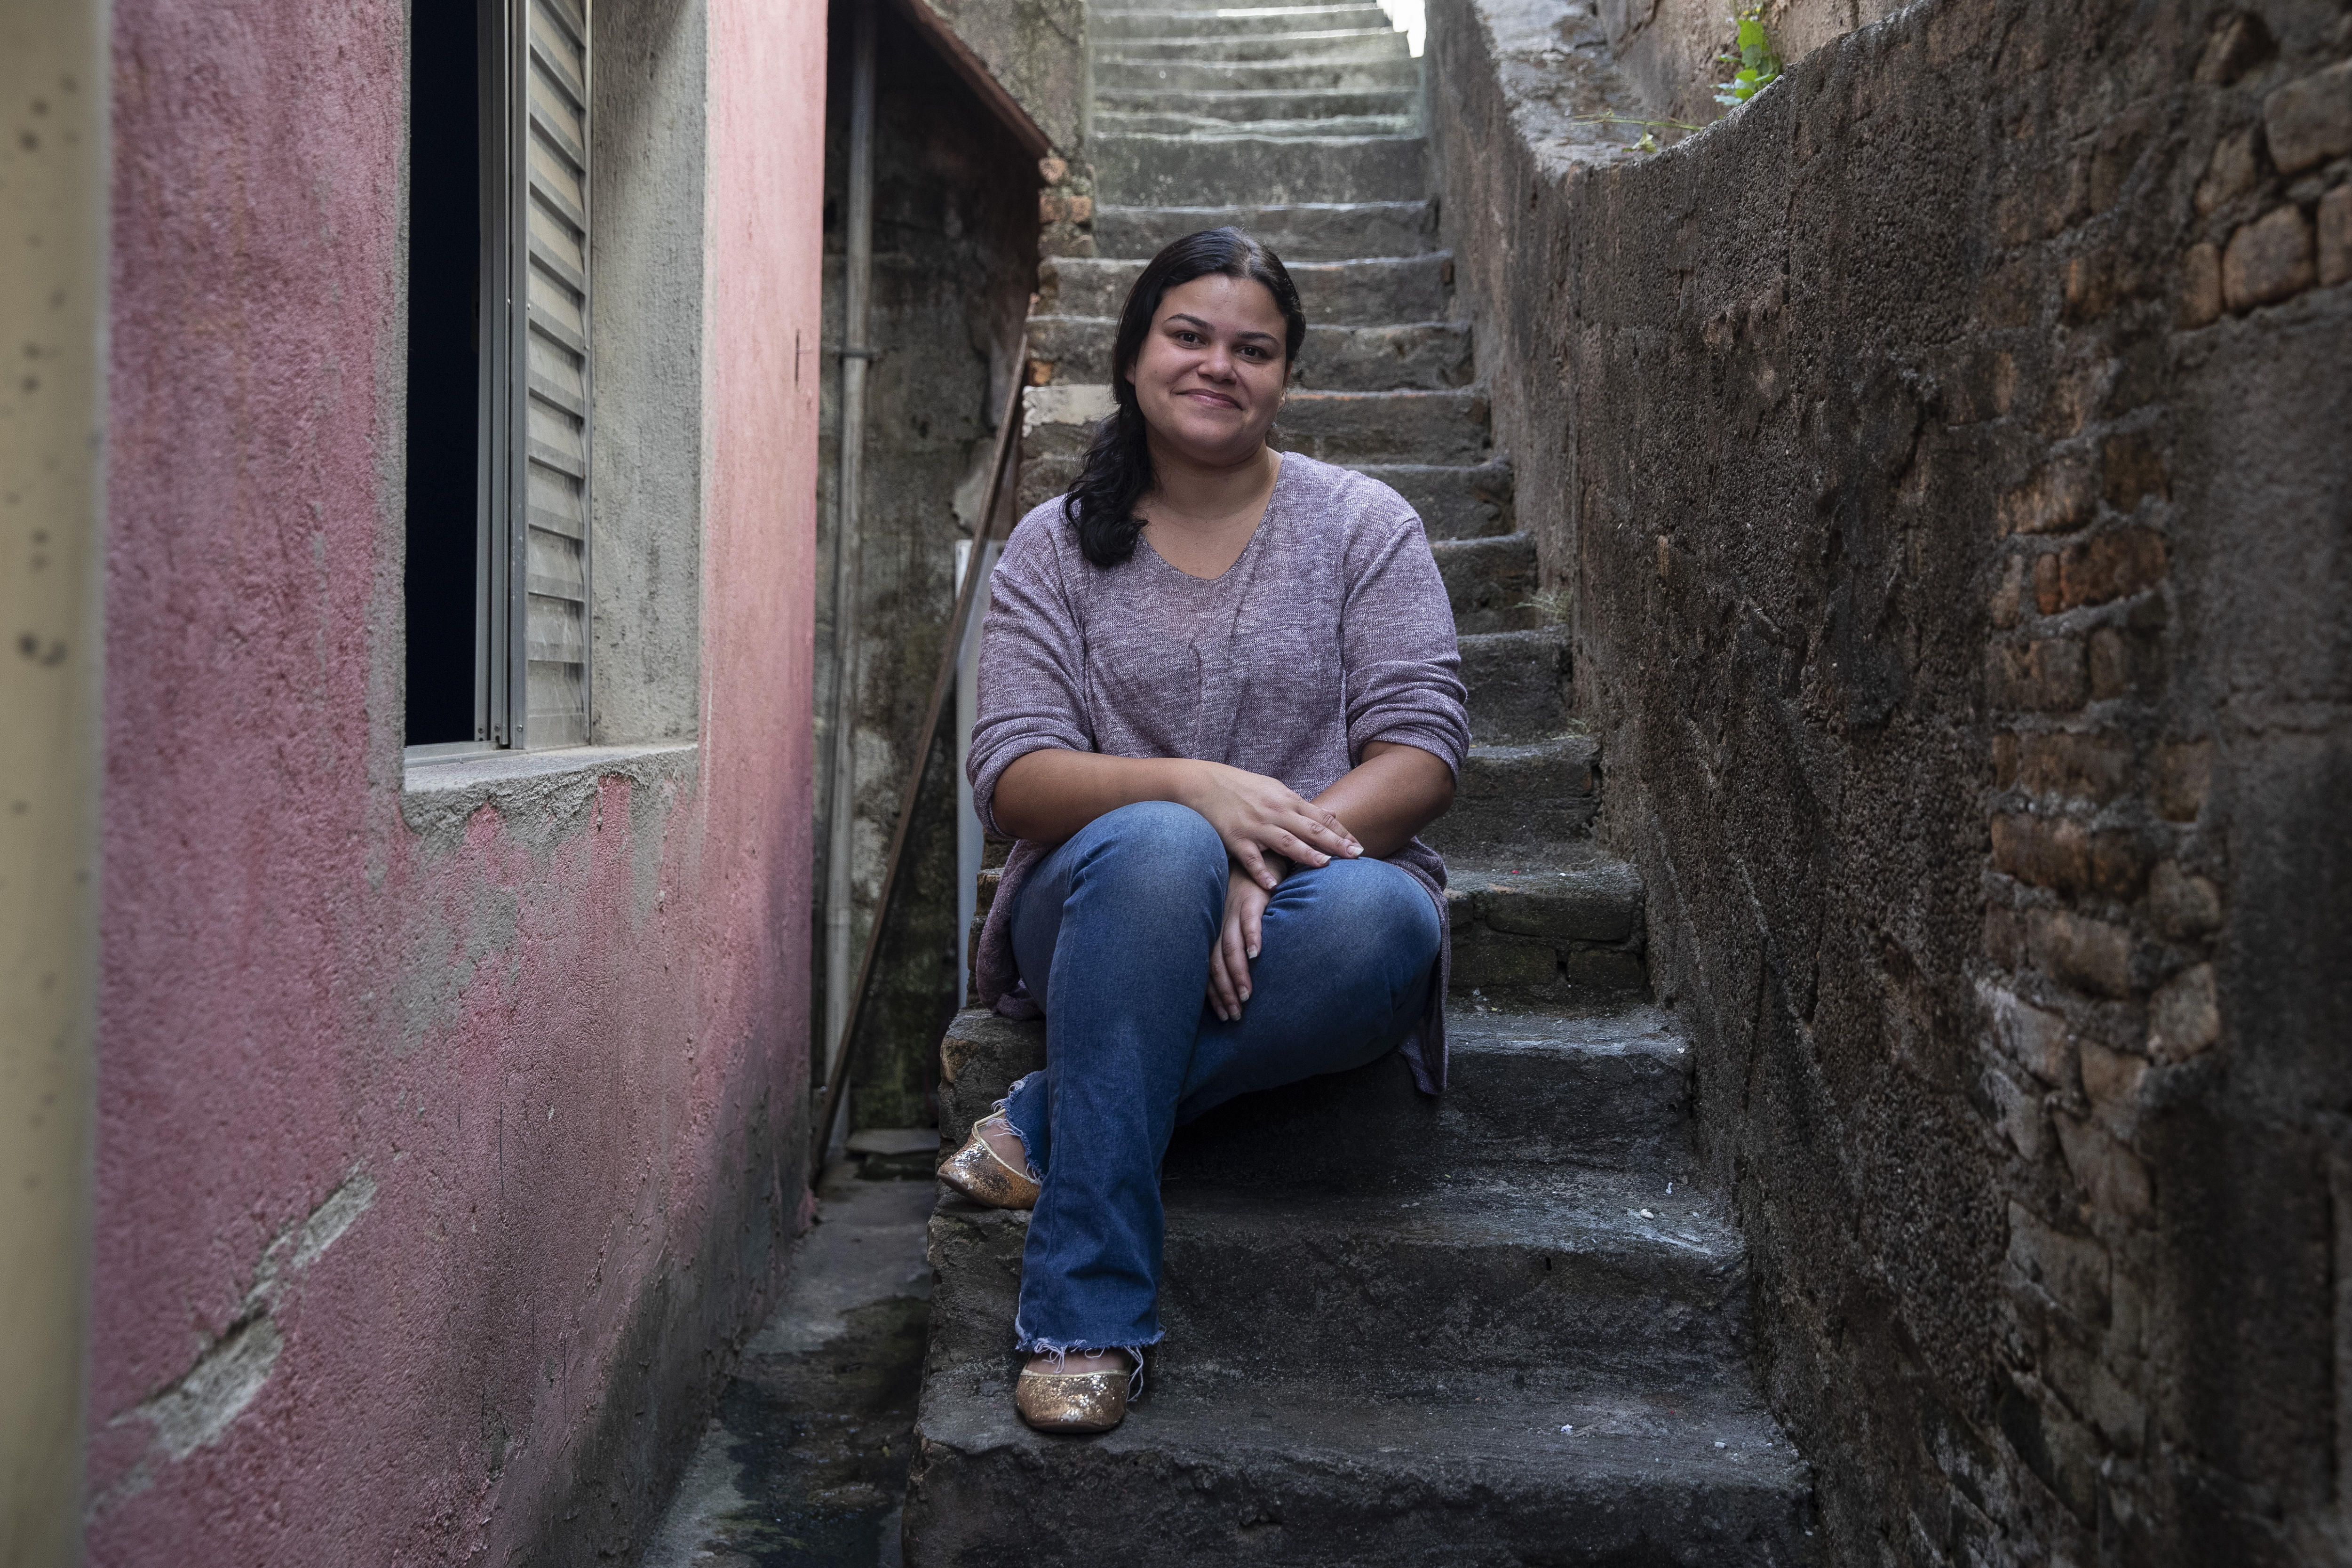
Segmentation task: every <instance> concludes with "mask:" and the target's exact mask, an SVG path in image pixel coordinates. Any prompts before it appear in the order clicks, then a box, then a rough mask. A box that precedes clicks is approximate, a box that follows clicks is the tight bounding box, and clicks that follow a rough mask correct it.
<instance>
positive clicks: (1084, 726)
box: [967, 501, 1095, 833]
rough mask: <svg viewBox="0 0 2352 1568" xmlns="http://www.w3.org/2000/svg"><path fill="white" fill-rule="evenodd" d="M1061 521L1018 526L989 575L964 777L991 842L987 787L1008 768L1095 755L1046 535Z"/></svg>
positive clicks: (1046, 510) (1050, 513) (1074, 634)
mask: <svg viewBox="0 0 2352 1568" xmlns="http://www.w3.org/2000/svg"><path fill="white" fill-rule="evenodd" d="M1060 514H1061V508H1060V504H1059V503H1058V502H1057V501H1048V502H1047V503H1046V504H1045V506H1043V507H1040V508H1039V509H1037V510H1035V511H1033V512H1031V513H1030V514H1029V515H1028V516H1027V517H1026V518H1024V519H1023V520H1022V521H1021V525H1020V526H1019V527H1018V528H1016V529H1014V530H1013V537H1012V538H1011V539H1009V540H1007V541H1006V542H1005V545H1004V553H1003V556H1002V557H1000V558H999V559H998V561H997V563H996V570H995V571H994V572H992V573H991V574H990V575H989V595H988V621H987V624H986V626H985V627H984V628H983V630H982V633H981V639H980V683H979V690H978V694H977V696H978V702H977V707H978V714H977V717H976V718H975V719H974V720H973V722H972V727H971V761H970V763H968V764H967V771H968V773H969V775H970V777H971V799H972V805H973V808H974V809H975V810H976V811H977V812H978V814H979V816H980V820H981V822H982V824H983V825H984V826H986V827H987V828H988V830H989V831H990V832H992V833H1001V832H1002V831H1003V829H1001V828H1000V827H998V826H997V824H996V781H997V780H998V779H1000V778H1002V777H1003V776H1004V770H1005V769H1007V768H1009V767H1011V766H1012V765H1013V763H1014V762H1015V761H1017V760H1018V759H1020V758H1022V757H1024V756H1026V755H1027V754H1028V753H1030V752H1041V751H1065V752H1091V751H1093V750H1094V749H1095V742H1094V727H1093V725H1092V724H1091V723H1089V722H1088V721H1087V701H1086V668H1085V664H1086V634H1085V632H1084V630H1083V629H1082V628H1081V627H1080V626H1079V625H1078V621H1077V617H1076V614H1075V613H1073V611H1072V609H1071V607H1070V602H1069V595H1067V593H1066V592H1065V590H1064V585H1063V582H1062V574H1061V563H1060V561H1059V560H1058V559H1057V556H1056V552H1055V542H1054V538H1053V533H1052V531H1053V529H1054V528H1055V525H1056V524H1058V523H1059V522H1060V521H1061V515H1060Z"/></svg>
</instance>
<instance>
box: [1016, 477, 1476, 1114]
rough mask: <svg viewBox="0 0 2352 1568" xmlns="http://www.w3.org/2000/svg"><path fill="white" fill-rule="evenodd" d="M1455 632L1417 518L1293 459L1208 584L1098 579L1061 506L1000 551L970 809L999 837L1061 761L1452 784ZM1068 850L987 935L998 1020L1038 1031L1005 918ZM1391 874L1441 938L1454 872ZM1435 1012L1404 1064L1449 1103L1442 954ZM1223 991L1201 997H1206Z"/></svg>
mask: <svg viewBox="0 0 2352 1568" xmlns="http://www.w3.org/2000/svg"><path fill="white" fill-rule="evenodd" d="M1461 668H1462V659H1461V655H1460V653H1459V651H1458V650H1457V649H1456V647H1455V646H1454V613H1453V610H1452V608H1451V607H1450V606H1449V605H1447V603H1446V598H1445V585H1444V583H1443V582H1442V581H1440V579H1439V577H1438V574H1437V563H1436V560H1435V559H1434V558H1433V556H1432V555H1431V554H1430V552H1429V542H1428V541H1427V540H1426V539H1425V538H1424V537H1423V533H1422V529H1421V519H1420V518H1419V517H1417V516H1416V515H1414V512H1413V510H1412V507H1411V506H1410V505H1408V504H1406V502H1405V500H1404V498H1403V497H1402V496H1400V495H1398V494H1397V493H1396V491H1394V490H1392V489H1389V487H1388V486H1386V485H1384V484H1381V483H1380V482H1379V481H1378V480H1376V479H1366V478H1365V477H1364V476H1363V475H1361V474H1358V473H1352V472H1350V471H1349V470H1348V469H1346V468H1333V467H1332V466H1330V465H1329V464H1328V463H1318V462H1317V461H1315V460H1314V459H1313V458H1304V457H1301V456H1299V455H1298V454H1297V453H1296V452H1290V453H1286V454H1285V455H1284V457H1283V459H1282V469H1281V472H1280V473H1279V474H1278V475H1277V476H1276V479H1275V485H1274V495H1273V498H1272V499H1271V500H1268V501H1267V503H1266V509H1265V519H1264V520H1263V521H1260V522H1259V524H1258V527H1257V531H1256V532H1255V534H1254V535H1252V536H1251V538H1250V542H1249V543H1248V545H1247V546H1246V547H1245V548H1244V550H1243V551H1242V553H1241V556H1240V558H1239V559H1238V560H1236V561H1235V562H1234V563H1233V565H1232V566H1231V567H1229V568H1227V570H1226V572H1225V574H1224V575H1223V576H1222V577H1218V578H1216V579H1214V580H1213V581H1210V580H1203V579H1202V578H1198V577H1194V576H1191V575H1189V574H1186V573H1183V572H1180V571H1178V570H1177V569H1176V568H1175V567H1173V566H1171V565H1170V564H1168V563H1167V562H1165V561H1163V560H1161V559H1160V555H1159V553H1158V552H1155V551H1154V550H1153V549H1152V548H1151V546H1150V544H1149V543H1146V542H1140V541H1139V542H1137V544H1136V547H1135V554H1134V555H1133V557H1132V558H1130V559H1129V560H1128V561H1126V562H1124V563H1121V564H1119V565H1118V566H1114V567H1111V568H1109V569H1108V570H1104V569H1101V568H1098V567H1096V566H1093V565H1090V564H1088V563H1087V559H1086V556H1085V555H1084V554H1083V553H1081V552H1080V551H1079V549H1078V541H1077V535H1076V531H1075V530H1074V529H1073V528H1072V527H1071V526H1070V524H1069V523H1068V522H1067V521H1065V519H1064V518H1063V516H1062V503H1061V501H1060V500H1059V499H1058V498H1057V499H1055V500H1050V501H1048V502H1046V503H1045V505H1044V506H1041V507H1039V508H1037V509H1036V510H1034V511H1033V512H1031V513H1030V514H1029V515H1028V516H1027V517H1024V518H1023V519H1022V520H1021V522H1020V525H1019V526H1018V527H1017V528H1015V529H1014V530H1013V537H1012V538H1011V539H1010V540H1009V541H1008V542H1006V544H1005V547H1004V555H1003V559H1002V560H1001V561H1000V562H999V563H998V564H997V567H996V571H995V574H994V576H993V578H992V584H991V588H990V595H989V607H988V622H987V630H986V631H985V633H984V634H983V636H982V640H981V653H980V691H979V710H980V715H979V719H978V721H977V722H975V723H974V724H973V726H972V731H971V788H972V799H973V802H974V804H975V805H977V806H978V808H979V811H980V819H981V821H982V822H983V823H985V824H987V825H988V826H989V827H990V828H991V830H995V829H996V815H995V810H994V806H995V796H996V781H997V780H998V779H999V778H1001V777H1003V773H1004V770H1005V769H1006V768H1008V767H1010V766H1011V765H1012V764H1013V760H1014V759H1015V758H1017V757H1020V756H1022V755H1024V754H1025V753H1027V752H1035V751H1043V750H1046V749H1049V748H1052V749H1059V750H1062V751H1070V752H1100V753H1102V754H1104V755H1107V756H1118V757H1192V758H1195V759H1198V760H1201V761H1204V762H1217V763H1228V764H1230V765H1232V766H1234V767H1237V768H1246V769H1247V770H1249V771H1250V772H1251V773H1264V774H1265V775H1267V776H1268V777H1271V778H1276V779H1280V780H1281V781H1282V782H1283V783H1284V784H1287V785H1289V786H1290V787H1291V788H1292V789H1294V790H1296V791H1297V792H1298V794H1299V795H1303V796H1305V797H1307V799H1309V800H1312V799H1313V798H1314V797H1315V796H1317V795H1320V794H1321V793H1322V792H1323V791H1324V790H1326V789H1328V788H1329V787H1330V785H1331V784H1333V783H1334V782H1335V781H1336V780H1337V779H1338V778H1339V775H1340V774H1342V773H1346V772H1347V771H1348V770H1349V768H1351V767H1353V766H1355V765H1356V764H1357V763H1359V762H1360V761H1362V760H1363V751H1364V746H1365V744H1366V742H1371V741H1395V742H1402V743H1404V744H1406V745H1410V746H1418V747H1420V748H1421V749H1422V750H1423V751H1424V752H1430V753H1432V754H1433V755H1434V756H1437V757H1440V758H1442V759H1444V763H1445V765H1446V766H1447V767H1449V768H1451V769H1453V770H1454V773H1456V774H1457V775H1458V774H1459V773H1460V772H1461V768H1462V758H1463V754H1464V752H1465V751H1466V750H1467V749H1468V747H1469V744H1470V724H1469V716H1468V714H1467V712H1466V711H1465V709H1464V706H1463V699H1464V695H1465V694H1464V690H1463V686H1462V676H1461ZM1052 847H1053V846H1051V845H1048V844H1036V843H1032V842H1030V841H1029V840H1027V839H1023V840H1021V841H1020V842H1018V843H1016V844H1015V845H1014V846H1013V853H1012V855H1011V857H1010V858H1008V859H1007V860H1006V862H1005V866H1004V878H1003V883H1002V884H1001V885H1000V887H999V888H998V889H997V894H996V900H995V902H994V903H993V904H992V906H991V907H990V909H989V911H988V920H987V922H986V924H985V925H984V926H983V927H982V931H981V938H980V954H979V962H978V964H977V969H978V974H977V979H978V981H979V985H980V996H979V1000H980V1002H981V1004H982V1005H983V1006H997V1007H999V1010H1000V1011H1014V1012H1019V1011H1025V1010H1026V1009H1024V1008H1023V1007H1022V1006H1021V1001H1020V998H1019V997H1017V996H1012V997H1008V993H1009V992H1011V991H1012V990H1013V986H1014V984H1015V979H1016V976H1015V973H1014V965H1013V942H1012V934H1011V931H1010V930H1009V925H1008V921H1009V917H1010V915H1011V913H1012V910H1013V900H1014V898H1015V897H1016V896H1018V894H1019V893H1020V890H1021V884H1022V881H1023V879H1024V878H1025V877H1026V876H1027V874H1028V871H1029V868H1031V867H1032V866H1034V865H1035V864H1036V863H1037V861H1038V860H1039V859H1040V858H1043V857H1044V856H1045V853H1046V852H1047V851H1048V850H1049V849H1051V848H1052ZM1389 859H1390V860H1391V862H1393V863H1394V864H1395V865H1397V866H1399V867H1401V868H1403V869H1404V870H1406V871H1408V872H1410V873H1411V874H1412V878H1413V879H1414V880H1416V881H1418V882H1419V883H1421V885H1422V886H1423V888H1424V889H1427V890H1428V893H1429V896H1430V898H1431V899H1432V900H1434V901H1435V902H1436V905H1437V912H1438V921H1439V924H1440V928H1441V929H1443V928H1444V921H1445V890H1444V889H1445V862H1444V860H1442V859H1441V858H1439V857H1438V854H1437V851H1435V850H1434V849H1432V848H1431V847H1429V846H1428V845H1426V844H1423V842H1422V841H1421V840H1420V839H1418V838H1416V839H1414V840H1412V842H1411V843H1409V844H1407V845H1406V846H1405V847H1403V848H1402V849H1400V850H1398V851H1397V852H1396V853H1395V854H1394V855H1391V856H1390V857H1389ZM1440 952H1441V953H1442V954H1443V957H1442V959H1441V963H1440V965H1439V971H1438V984H1437V986H1436V988H1435V990H1434V992H1433V994H1432V995H1431V997H1430V1003H1429V1012H1428V1013H1427V1015H1425V1016H1423V1020H1422V1023H1421V1026H1420V1028H1419V1029H1418V1030H1417V1031H1416V1032H1415V1035H1414V1037H1412V1039H1410V1040H1408V1041H1407V1042H1406V1043H1405V1047H1404V1051H1405V1056H1406V1058H1407V1059H1408V1060H1410V1061H1411V1063H1412V1069H1413V1076H1414V1078H1415V1079H1417V1080H1418V1081H1419V1083H1420V1085H1421V1087H1422V1089H1423V1090H1424V1091H1425V1092H1428V1093H1432V1094H1434V1093H1436V1092H1437V1091H1438V1090H1439V1089H1443V1088H1444V1084H1445V1014H1444V1006H1445V984H1444V980H1445V974H1446V972H1447V970H1448V969H1449V968H1450V967H1451V958H1452V946H1451V942H1450V939H1448V940H1447V941H1446V942H1444V944H1443V945H1442V946H1441V949H1440ZM1207 984H1208V975H1207V973H1206V971H1205V970H1204V971H1203V972H1202V989H1203V991H1204V992H1205V990H1206V988H1207Z"/></svg>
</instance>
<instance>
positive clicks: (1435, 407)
mask: <svg viewBox="0 0 2352 1568" xmlns="http://www.w3.org/2000/svg"><path fill="white" fill-rule="evenodd" d="M1268 439H1269V440H1270V442H1271V444H1272V445H1274V446H1276V447H1280V448H1281V449H1282V450H1284V451H1286V452H1304V453H1305V454H1307V456H1308V457H1310V458H1320V459H1321V460H1322V461H1324V462H1327V463H1339V464H1346V465H1354V464H1360V463H1416V464H1427V465H1436V464H1444V465H1446V466H1450V467H1465V466H1470V465H1475V464H1478V463H1482V462H1484V461H1485V460H1486V456H1487V454H1488V452H1489V450H1490V449H1491V446H1492V440H1493V435H1492V432H1491V431H1490V430H1489V429H1488V427H1487V424H1486V396H1485V395H1484V394H1482V393H1476V392H1472V391H1468V390H1466V389H1465V390H1459V391H1446V392H1294V393H1292V394H1291V395H1289V397H1288V398H1287V399H1286V400H1285V402H1284V403H1283V405H1282V412H1281V414H1280V415H1279V416H1276V420H1275V426H1274V431H1273V434H1272V435H1271V436H1270V437H1269V438H1268Z"/></svg>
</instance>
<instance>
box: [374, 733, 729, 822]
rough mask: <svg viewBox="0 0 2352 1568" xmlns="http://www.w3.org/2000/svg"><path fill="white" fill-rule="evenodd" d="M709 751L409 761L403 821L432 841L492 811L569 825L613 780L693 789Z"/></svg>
mask: <svg viewBox="0 0 2352 1568" xmlns="http://www.w3.org/2000/svg"><path fill="white" fill-rule="evenodd" d="M701 751H702V748H701V747H700V746H699V745H698V744H697V743H696V742H691V741H686V742H666V743H663V744H660V745H649V746H572V747H567V748H565V749H564V750H562V751H555V752H460V753H458V754H457V755H454V756H453V755H442V756H424V757H412V758H407V759H405V760H404V762H403V763H402V766H401V779H400V806H401V815H402V816H405V817H406V818H407V819H408V825H409V826H411V827H412V828H414V829H415V830H416V831H418V832H420V833H425V834H431V833H432V832H433V831H434V830H435V829H436V828H439V829H445V830H446V829H455V830H458V831H462V829H463V825H464V824H465V822H466V820H467V818H468V817H470V816H473V815H474V813H475V812H477V811H478V810H480V809H481V808H482V807H483V806H485V805H488V806H491V807H494V808H495V809H496V810H497V811H498V813H499V816H504V817H509V818H515V817H522V816H527V817H541V818H547V817H552V818H555V819H559V820H561V819H563V818H567V817H571V816H576V815H578V814H580V813H581V812H583V811H584V810H585V808H586V807H587V805H588V804H589V803H590V801H591V800H593V798H594V796H595V794H596V789H597V786H598V784H601V783H602V782H603V781H604V780H605V779H608V778H625V779H628V780H630V781H631V782H632V783H634V784H638V785H640V786H651V787H653V788H656V789H659V788H660V787H662V786H663V785H666V784H686V783H688V782H689V781H691V780H692V779H693V778H694V776H695V773H696V770H697V769H698V767H699V766H700V763H701Z"/></svg>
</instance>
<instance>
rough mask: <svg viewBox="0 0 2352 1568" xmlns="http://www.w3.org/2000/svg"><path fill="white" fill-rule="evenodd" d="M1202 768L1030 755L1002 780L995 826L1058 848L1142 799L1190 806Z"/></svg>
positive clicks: (1160, 760)
mask: <svg viewBox="0 0 2352 1568" xmlns="http://www.w3.org/2000/svg"><path fill="white" fill-rule="evenodd" d="M1201 766H1202V764H1201V763H1195V762H1192V761H1189V760H1187V759H1185V758H1182V757H1106V756H1104V755H1102V754H1101V753H1100V752H1064V751H1043V752H1025V753H1024V754H1023V755H1021V756H1019V757H1016V758H1014V759H1013V765H1012V766H1010V767H1008V768H1006V769H1005V770H1004V772H1003V773H1001V774H999V775H998V777H997V780H996V797H995V800H994V803H993V809H994V812H995V815H996V825H997V826H999V827H1001V828H1003V830H1004V831H1005V832H1007V833H1009V834H1011V835H1013V837H1015V838H1030V839H1034V840H1036V841H1037V842H1039V843H1041V844H1058V843H1060V842H1061V841H1062V840H1063V839H1065V838H1067V837H1070V836H1071V835H1072V834H1074V833H1076V832H1077V831H1078V829H1080V828H1082V827H1084V826H1086V825H1087V824H1088V823H1090V822H1092V821H1093V820H1094V819H1095V818H1096V817H1097V816H1103V815H1105V814H1106V813H1108V812H1113V811H1117V810H1118V808H1119V807H1120V806H1122V805H1134V804H1135V803H1136V802H1138V801H1140V800H1172V801H1176V802H1178V803H1180V804H1182V805H1191V804H1192V801H1191V799H1190V798H1189V797H1190V795H1191V792H1192V785H1193V784H1194V783H1195V778H1194V775H1195V774H1196V773H1198V772H1199V770H1200V768H1201Z"/></svg>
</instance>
